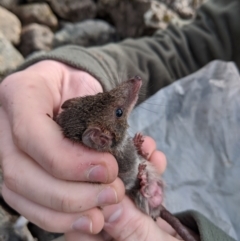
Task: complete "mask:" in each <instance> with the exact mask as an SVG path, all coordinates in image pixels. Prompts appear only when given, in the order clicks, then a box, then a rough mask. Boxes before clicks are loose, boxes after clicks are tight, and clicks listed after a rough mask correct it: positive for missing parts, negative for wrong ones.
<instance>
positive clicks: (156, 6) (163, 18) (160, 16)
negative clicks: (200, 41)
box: [144, 1, 178, 30]
mask: <svg viewBox="0 0 240 241" xmlns="http://www.w3.org/2000/svg"><path fill="white" fill-rule="evenodd" d="M174 19H178V15H177V14H176V13H175V12H173V11H172V10H171V9H169V8H168V7H167V6H166V5H165V4H163V3H160V2H157V1H152V2H151V8H150V9H149V10H148V11H147V12H146V13H145V14H144V20H145V25H146V27H148V28H152V29H154V30H157V29H165V28H166V27H167V26H168V24H169V23H171V22H173V21H174Z"/></svg>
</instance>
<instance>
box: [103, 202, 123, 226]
mask: <svg viewBox="0 0 240 241" xmlns="http://www.w3.org/2000/svg"><path fill="white" fill-rule="evenodd" d="M122 211H123V207H122V204H121V203H118V204H114V205H111V206H107V207H104V208H103V214H104V219H105V222H106V223H113V222H115V221H117V220H118V219H119V218H120V216H121V215H122Z"/></svg>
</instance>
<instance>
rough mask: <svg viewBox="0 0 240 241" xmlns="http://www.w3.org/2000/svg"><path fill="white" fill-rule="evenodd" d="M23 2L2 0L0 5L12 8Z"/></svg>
mask: <svg viewBox="0 0 240 241" xmlns="http://www.w3.org/2000/svg"><path fill="white" fill-rule="evenodd" d="M22 2H23V0H0V5H1V6H3V7H5V8H7V9H11V8H12V7H13V6H16V5H18V4H20V3H22Z"/></svg>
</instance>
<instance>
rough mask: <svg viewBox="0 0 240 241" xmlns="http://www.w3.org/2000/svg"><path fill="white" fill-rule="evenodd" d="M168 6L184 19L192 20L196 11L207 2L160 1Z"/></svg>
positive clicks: (186, 0) (185, 0)
mask: <svg viewBox="0 0 240 241" xmlns="http://www.w3.org/2000/svg"><path fill="white" fill-rule="evenodd" d="M158 1H159V2H163V3H165V4H167V5H168V6H169V7H170V8H171V9H172V10H173V11H175V12H176V13H177V14H178V15H179V16H180V17H181V18H183V19H191V18H193V17H194V16H195V12H196V9H197V8H198V7H199V6H200V5H201V4H202V3H204V2H206V0H158Z"/></svg>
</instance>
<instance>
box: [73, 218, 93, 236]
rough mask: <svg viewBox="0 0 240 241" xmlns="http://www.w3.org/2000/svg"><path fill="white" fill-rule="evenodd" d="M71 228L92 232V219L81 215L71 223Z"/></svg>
mask: <svg viewBox="0 0 240 241" xmlns="http://www.w3.org/2000/svg"><path fill="white" fill-rule="evenodd" d="M72 228H73V229H74V230H78V231H83V232H87V233H89V232H90V233H92V220H91V219H90V218H88V217H86V216H82V217H81V218H79V219H78V220H76V221H75V222H74V223H73V225H72Z"/></svg>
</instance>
